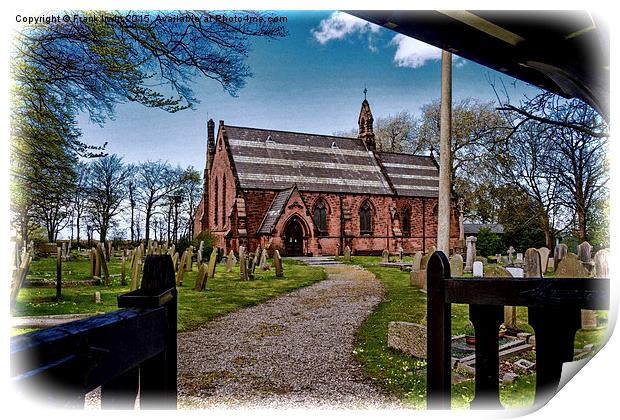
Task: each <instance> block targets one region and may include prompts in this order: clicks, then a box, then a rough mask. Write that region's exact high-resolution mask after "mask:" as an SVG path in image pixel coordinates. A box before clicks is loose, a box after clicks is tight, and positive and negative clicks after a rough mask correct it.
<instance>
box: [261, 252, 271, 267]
mask: <svg viewBox="0 0 620 420" xmlns="http://www.w3.org/2000/svg"><path fill="white" fill-rule="evenodd" d="M268 257H269V251H267V249H263V252H262V253H261V256H260V268H262V269H263V270H264V271H267V270H269V265H267V258H268Z"/></svg>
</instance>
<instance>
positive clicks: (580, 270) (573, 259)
mask: <svg viewBox="0 0 620 420" xmlns="http://www.w3.org/2000/svg"><path fill="white" fill-rule="evenodd" d="M555 276H556V277H558V278H562V277H565V278H566V277H590V272H589V271H588V269H587V268H586V267H584V265H583V264H582V262H581V260H580V259H579V257H578V256H577V255H575V254H573V253H572V252H569V253H568V254H566V255H565V256H564V258H562V260H561V261H560V263H559V264H558V268H557V270H555Z"/></svg>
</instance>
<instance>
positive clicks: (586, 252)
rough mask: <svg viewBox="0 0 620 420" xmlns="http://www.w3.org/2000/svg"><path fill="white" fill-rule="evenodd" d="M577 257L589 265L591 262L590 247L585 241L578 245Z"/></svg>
mask: <svg viewBox="0 0 620 420" xmlns="http://www.w3.org/2000/svg"><path fill="white" fill-rule="evenodd" d="M577 256H578V257H579V259H580V260H581V261H582V262H584V263H589V262H590V261H591V260H592V245H590V244H589V243H588V242H587V241H584V242H582V243H580V244H579V246H578V247H577Z"/></svg>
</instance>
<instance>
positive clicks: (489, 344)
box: [427, 251, 609, 409]
mask: <svg viewBox="0 0 620 420" xmlns="http://www.w3.org/2000/svg"><path fill="white" fill-rule="evenodd" d="M427 273H428V277H427V279H428V280H427V288H428V302H427V328H428V329H427V332H428V334H427V335H428V338H427V358H428V367H427V405H428V408H429V409H449V408H450V399H451V395H450V385H451V371H452V369H451V344H452V343H451V341H452V340H451V339H452V337H451V305H452V304H453V303H465V304H469V317H470V320H471V321H472V323H473V324H474V328H475V330H476V347H475V352H476V379H475V397H474V400H473V401H472V403H471V408H474V409H476V408H484V409H497V408H501V407H502V406H501V403H500V401H499V344H498V330H499V326H500V325H501V323H502V322H503V318H504V310H503V307H504V305H506V306H526V307H527V308H528V317H529V324H530V325H531V326H532V328H533V329H534V332H535V335H536V399H535V404H536V405H542V404H544V403H545V402H547V401H548V400H549V399H550V398H551V397H552V396H553V394H554V393H555V392H556V391H557V387H558V384H559V381H560V376H561V374H562V364H563V363H565V362H570V361H572V360H573V352H574V349H573V347H574V341H575V332H576V331H577V330H578V329H579V328H581V310H582V309H609V279H600V278H558V279H554V278H486V277H485V278H451V277H450V263H449V262H448V259H447V257H446V256H445V254H444V253H443V252H441V251H437V252H436V253H435V254H433V255H432V256H431V258H430V260H429V264H428V271H427Z"/></svg>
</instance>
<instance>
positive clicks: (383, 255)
mask: <svg viewBox="0 0 620 420" xmlns="http://www.w3.org/2000/svg"><path fill="white" fill-rule="evenodd" d="M381 258H382V262H389V261H390V251H388V250H387V249H384V250H383V252H382V253H381Z"/></svg>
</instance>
